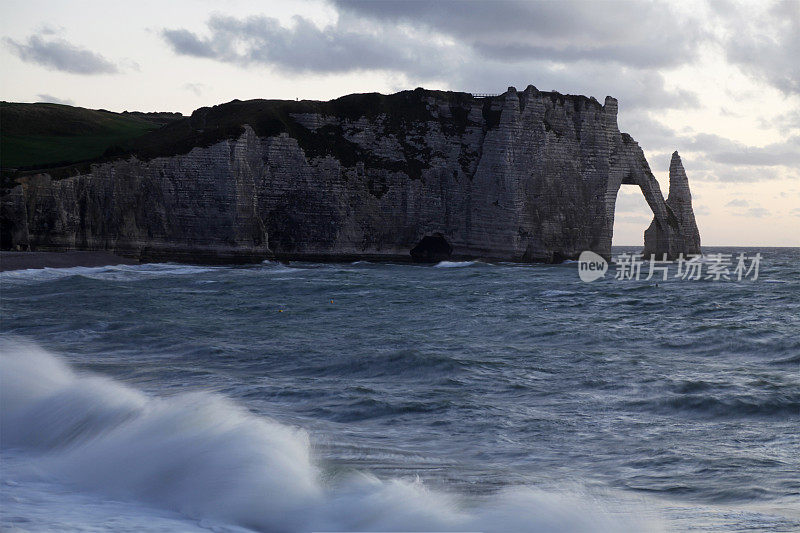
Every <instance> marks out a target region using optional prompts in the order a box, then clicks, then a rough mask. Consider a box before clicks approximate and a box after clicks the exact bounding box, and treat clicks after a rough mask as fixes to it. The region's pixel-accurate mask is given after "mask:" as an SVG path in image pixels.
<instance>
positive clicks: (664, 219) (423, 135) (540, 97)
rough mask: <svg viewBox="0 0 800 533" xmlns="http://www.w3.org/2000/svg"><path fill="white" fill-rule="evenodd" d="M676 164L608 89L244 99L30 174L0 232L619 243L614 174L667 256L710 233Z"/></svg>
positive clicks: (226, 257)
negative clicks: (660, 166) (636, 198)
mask: <svg viewBox="0 0 800 533" xmlns="http://www.w3.org/2000/svg"><path fill="white" fill-rule="evenodd" d="M676 160H677V163H676ZM672 166H673V168H671V171H670V176H671V177H670V182H671V186H670V196H669V198H668V200H667V201H665V200H664V198H663V195H662V194H661V190H660V188H659V185H658V182H657V181H656V179H655V178H654V177H653V175H652V173H651V171H650V167H649V165H648V164H647V161H646V160H645V157H644V154H643V152H642V150H641V148H640V147H639V146H638V144H637V143H636V142H635V141H634V140H633V139H632V138H631V137H630V136H629V135H627V134H624V133H620V131H619V128H618V126H617V101H616V100H615V99H614V98H611V97H607V98H606V100H605V103H604V104H600V103H599V102H597V101H596V100H595V99H593V98H586V97H584V96H573V95H562V94H559V93H555V92H540V91H538V90H537V89H536V88H535V87H533V86H529V87H528V88H527V89H525V90H524V91H517V90H516V89H514V88H513V87H510V88H509V89H508V91H506V92H505V93H503V94H502V95H499V96H495V97H486V98H475V97H473V96H472V95H470V94H467V93H453V92H441V91H428V90H423V89H417V90H414V91H404V92H401V93H397V94H394V95H388V96H383V95H376V94H368V95H350V96H347V97H343V98H341V99H338V100H333V101H331V102H287V101H266V100H256V101H249V102H239V101H233V102H230V103H228V104H223V105H220V106H215V107H213V108H201V109H199V110H197V111H195V112H194V113H193V114H192V116H191V117H188V118H186V119H183V120H178V121H176V122H174V123H171V124H169V125H167V126H165V127H164V128H162V129H161V130H158V131H156V132H153V133H151V134H148V135H147V136H145V137H143V138H142V140H141V142H139V143H138V145H137V146H136V148H134V150H133V151H131V152H129V153H127V154H122V155H120V156H119V158H118V159H116V160H112V161H107V162H102V163H98V164H95V165H92V166H91V168H90V169H89V170H88V171H87V172H83V173H80V174H79V175H74V176H71V177H66V178H63V179H54V178H53V177H52V176H50V175H48V174H38V175H35V176H30V177H28V178H25V179H24V180H23V181H24V183H23V184H22V185H19V186H17V187H16V188H14V189H12V190H10V191H9V192H7V193H6V194H5V195H4V196H3V198H2V200H1V202H0V204H1V205H0V226H1V227H2V233H3V235H2V240H3V247H4V248H14V249H34V250H107V251H111V252H114V253H117V254H121V255H127V256H132V257H136V258H140V259H142V260H177V261H204V262H211V261H256V260H261V259H265V258H269V257H277V258H286V259H313V260H319V259H322V260H339V259H341V260H348V259H354V258H366V259H391V260H410V259H412V255H413V257H414V259H417V260H440V259H442V258H448V257H449V258H454V259H456V258H484V259H488V260H507V261H547V262H552V261H560V260H563V259H566V258H574V257H576V256H577V255H578V254H580V252H581V251H583V250H593V251H595V252H597V253H600V254H602V255H606V256H608V255H610V250H611V236H612V230H613V223H614V206H615V203H616V198H617V192H618V190H619V187H620V186H621V185H622V184H634V185H638V186H639V187H640V188H641V190H642V192H643V194H644V196H645V198H646V199H647V202H648V204H649V206H650V208H651V209H652V210H653V213H654V221H653V224H652V225H651V227H650V229H648V233H647V234H646V240H647V242H646V243H645V248H646V250H647V251H650V252H653V253H659V254H660V253H662V252H663V253H667V254H669V255H670V256H673V255H676V254H678V253H681V252H684V253H688V252H692V251H694V250H695V249H696V248H699V235H698V233H697V226H696V224H695V222H694V215H693V213H692V210H691V196H690V194H689V189H688V181H687V180H686V174H685V172H684V171H683V167H682V166H681V164H680V159H679V158H678V157H677V154H676V155H675V156H674V157H673V165H672ZM673 193H674V196H673ZM412 250H415V252H414V254H412V253H411V251H412Z"/></svg>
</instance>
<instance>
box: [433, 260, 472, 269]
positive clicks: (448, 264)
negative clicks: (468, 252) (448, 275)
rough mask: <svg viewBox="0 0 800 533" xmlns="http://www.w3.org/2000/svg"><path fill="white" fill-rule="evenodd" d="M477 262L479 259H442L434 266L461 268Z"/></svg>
mask: <svg viewBox="0 0 800 533" xmlns="http://www.w3.org/2000/svg"><path fill="white" fill-rule="evenodd" d="M477 264H478V261H440V262H438V263H436V264H435V265H433V266H434V268H461V267H468V266H472V265H477Z"/></svg>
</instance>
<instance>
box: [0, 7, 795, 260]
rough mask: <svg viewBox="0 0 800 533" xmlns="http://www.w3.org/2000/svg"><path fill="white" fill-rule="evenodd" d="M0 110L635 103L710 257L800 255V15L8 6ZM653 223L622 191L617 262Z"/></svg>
mask: <svg viewBox="0 0 800 533" xmlns="http://www.w3.org/2000/svg"><path fill="white" fill-rule="evenodd" d="M0 34H2V40H1V42H0V61H2V72H3V75H2V76H0V98H2V99H3V100H8V101H17V102H41V101H46V102H62V103H68V104H72V105H78V106H82V107H88V108H104V109H109V110H112V111H123V110H126V109H127V110H142V111H156V110H157V111H180V112H182V113H184V114H188V113H191V111H192V110H193V109H196V108H197V107H200V106H204V105H214V104H218V103H221V102H226V101H229V100H232V99H234V98H239V99H242V100H244V99H248V98H287V99H295V98H301V99H303V98H308V99H320V100H327V99H330V98H335V97H337V96H341V95H344V94H348V93H353V92H371V91H378V92H383V93H389V92H395V91H398V90H403V89H413V88H415V87H419V86H422V87H426V88H434V89H450V90H461V91H468V92H492V93H499V92H502V91H504V90H505V89H506V87H507V86H509V85H514V86H516V87H518V88H520V89H522V88H524V87H526V86H527V85H528V84H533V85H535V86H536V87H537V88H539V89H540V90H557V91H559V92H563V93H573V94H575V93H577V94H585V95H588V96H594V97H595V98H597V99H598V100H599V101H601V102H602V101H603V98H605V96H606V95H612V96H614V97H616V98H618V99H619V124H620V128H621V129H622V131H626V132H628V133H630V134H631V135H632V136H633V137H634V139H636V140H637V141H638V142H639V144H640V145H641V146H642V147H643V148H644V150H645V153H646V155H647V158H648V161H649V162H650V166H651V168H652V169H653V172H654V173H655V174H656V177H657V178H658V179H659V181H660V182H661V188H662V191H663V192H664V195H665V196H666V193H667V188H668V181H667V173H668V166H669V157H670V154H671V153H672V151H673V150H678V151H679V152H680V153H681V156H682V157H683V161H684V166H685V167H686V171H687V174H688V176H689V181H690V185H691V187H692V193H693V199H694V208H695V213H696V215H697V219H698V225H699V227H700V234H701V237H702V241H703V244H704V245H742V246H755V245H764V246H800V59H798V58H800V0H797V1H790V2H780V3H768V2H757V3H738V2H727V1H714V2H707V3H703V2H702V1H692V2H688V3H684V4H680V3H677V4H676V3H674V2H669V3H650V2H566V3H564V2H558V3H555V2H491V3H489V2H486V3H484V2H452V1H435V0H426V1H420V2H402V1H392V0H384V1H380V2H369V1H347V0H341V1H339V0H331V1H310V2H288V1H259V2H248V1H226V0H217V1H214V2H204V1H188V0H187V1H164V0H162V1H159V2H149V1H144V2H125V3H121V2H119V3H118V2H108V1H102V2H100V1H97V2H95V1H85V2H84V1H74V2H47V1H37V0H25V1H16V0H4V2H3V4H2V6H0ZM651 217H652V215H651V213H650V212H649V209H648V208H647V204H646V203H645V201H644V199H643V198H642V197H641V194H640V192H639V191H638V189H637V188H634V187H631V186H623V188H622V190H621V191H620V195H619V200H618V207H617V221H616V224H615V234H614V243H615V244H635V245H640V244H641V243H642V242H643V237H642V234H643V231H644V229H645V228H646V227H647V225H648V224H649V221H650V219H651Z"/></svg>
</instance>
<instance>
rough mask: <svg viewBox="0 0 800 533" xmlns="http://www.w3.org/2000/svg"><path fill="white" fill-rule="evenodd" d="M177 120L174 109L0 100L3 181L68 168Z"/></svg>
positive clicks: (121, 149) (122, 149) (127, 145)
mask: <svg viewBox="0 0 800 533" xmlns="http://www.w3.org/2000/svg"><path fill="white" fill-rule="evenodd" d="M180 118H182V115H181V114H180V113H141V112H127V111H126V112H124V113H113V112H111V111H106V110H104V109H99V110H94V109H84V108H82V107H73V106H69V105H61V104H46V103H38V104H21V103H9V102H0V167H2V174H3V182H4V185H6V186H7V185H10V183H8V182H10V181H13V177H14V176H16V175H22V174H25V173H26V171H33V170H37V169H44V168H54V169H55V168H58V167H70V166H71V165H74V164H76V163H79V162H82V161H95V160H98V159H102V158H103V157H104V156H107V155H108V154H109V153H113V152H119V153H124V152H125V151H126V150H130V148H132V146H133V144H132V141H133V140H134V139H136V138H139V137H141V136H143V135H145V134H147V133H148V132H151V131H153V130H156V129H159V128H161V127H162V126H164V125H165V124H167V123H169V122H173V121H175V120H178V119H180ZM4 188H5V187H4Z"/></svg>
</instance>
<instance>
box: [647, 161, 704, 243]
mask: <svg viewBox="0 0 800 533" xmlns="http://www.w3.org/2000/svg"><path fill="white" fill-rule="evenodd" d="M666 206H667V210H668V211H669V215H670V219H669V221H670V222H671V224H672V227H670V226H667V230H670V229H671V230H672V231H665V229H664V226H663V225H661V224H660V223H659V222H658V220H657V219H653V222H652V223H651V224H650V227H649V228H647V231H645V234H644V244H645V250H644V254H645V256H646V257H649V256H650V255H655V256H656V257H657V258H661V257H663V256H665V255H666V256H667V257H668V258H670V259H674V258H676V257H678V256H679V255H680V254H684V255H688V254H699V253H700V232H699V231H698V229H697V222H696V221H695V218H694V211H693V210H692V193H691V191H690V190H689V179H688V178H687V177H686V171H685V170H684V169H683V163H682V162H681V156H680V155H678V152H673V154H672V160H671V161H670V164H669V196H668V197H667V201H666ZM676 227H677V229H676Z"/></svg>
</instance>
